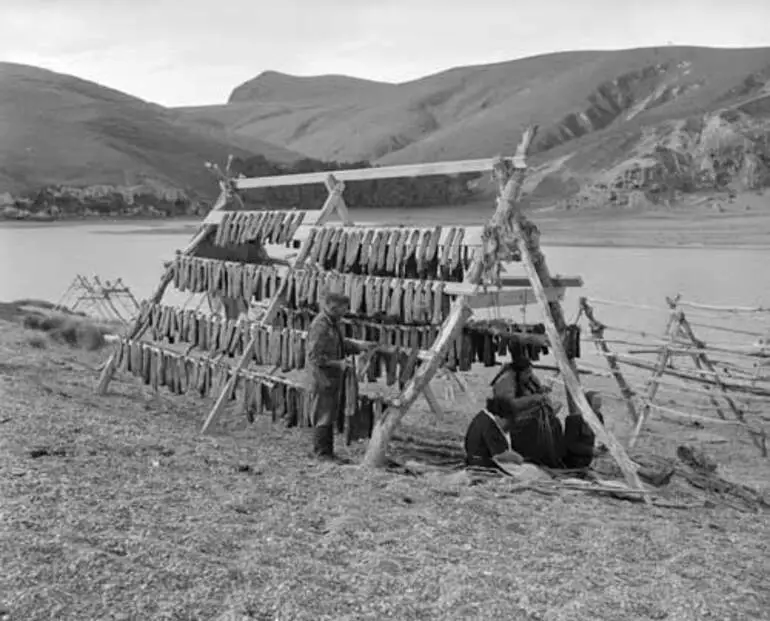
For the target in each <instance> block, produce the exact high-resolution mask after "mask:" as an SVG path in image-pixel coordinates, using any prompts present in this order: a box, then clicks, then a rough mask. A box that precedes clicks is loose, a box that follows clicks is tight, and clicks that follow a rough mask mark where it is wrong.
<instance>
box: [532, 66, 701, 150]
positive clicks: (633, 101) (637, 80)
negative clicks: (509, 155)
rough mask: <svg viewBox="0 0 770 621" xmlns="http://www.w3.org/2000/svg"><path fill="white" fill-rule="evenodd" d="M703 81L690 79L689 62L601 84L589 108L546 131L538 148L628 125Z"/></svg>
mask: <svg viewBox="0 0 770 621" xmlns="http://www.w3.org/2000/svg"><path fill="white" fill-rule="evenodd" d="M703 84H704V82H703V80H702V79H698V78H696V77H690V63H689V62H679V63H676V64H673V63H661V64H655V65H648V66H646V67H643V68H641V69H638V70H635V71H631V72H628V73H624V74H622V75H620V76H618V77H616V78H614V79H612V80H608V81H605V82H603V83H602V84H600V85H599V86H598V87H597V88H596V90H595V91H594V92H593V93H591V94H590V95H589V96H588V98H587V101H586V106H585V107H584V108H583V109H581V110H576V111H574V112H570V113H569V114H567V115H566V116H564V117H563V118H561V119H560V120H559V121H557V122H556V123H555V124H554V125H552V126H550V127H545V128H543V131H541V133H540V135H539V137H538V148H539V149H540V150H547V149H552V148H554V147H557V146H559V145H561V144H564V143H565V142H568V141H570V140H574V139H575V138H580V137H581V136H585V135H586V134H589V133H591V132H595V131H600V130H603V129H606V128H608V127H610V126H611V125H612V124H613V123H618V124H620V123H622V122H628V121H631V120H632V119H634V118H635V117H637V116H639V115H641V114H642V113H645V112H649V111H652V110H654V109H655V108H659V107H661V106H663V105H665V104H670V103H672V102H675V101H676V100H679V99H682V98H683V97H685V96H687V95H689V94H691V93H693V92H694V91H696V90H698V89H699V88H700V87H701V86H703Z"/></svg>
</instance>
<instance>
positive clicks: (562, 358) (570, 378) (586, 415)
mask: <svg viewBox="0 0 770 621" xmlns="http://www.w3.org/2000/svg"><path fill="white" fill-rule="evenodd" d="M522 220H523V218H522V217H521V214H520V213H518V212H517V213H516V214H515V215H514V221H513V225H514V230H515V232H516V234H517V235H518V236H519V239H521V240H522V241H523V242H524V243H522V244H521V259H522V263H523V264H524V270H525V271H526V273H527V276H528V277H529V280H530V282H531V283H532V288H533V289H534V291H535V296H536V297H537V300H538V302H539V303H540V306H541V308H542V309H543V314H544V316H545V331H546V334H547V335H548V340H549V342H550V345H551V349H552V351H553V355H554V358H556V362H557V364H558V366H559V370H560V371H561V375H562V378H563V380H564V385H565V387H566V389H567V391H568V392H569V394H570V395H571V397H572V399H573V400H574V403H575V405H576V406H577V407H578V408H579V410H580V412H581V413H582V415H583V419H584V420H585V421H586V422H587V423H588V426H589V427H591V430H592V431H593V432H594V433H595V434H596V437H597V439H598V440H599V441H600V442H602V443H603V444H604V445H605V446H606V447H607V448H608V449H609V451H610V454H611V455H612V457H613V458H614V459H615V461H616V462H617V464H618V466H620V469H621V470H622V471H623V476H624V477H625V479H626V482H627V483H628V485H629V487H631V488H632V489H635V490H640V491H644V490H645V488H644V486H643V485H642V482H641V480H640V479H639V475H638V474H637V467H636V465H635V464H634V462H633V461H631V459H630V458H629V456H628V455H627V454H626V451H625V449H624V448H623V446H622V445H621V444H620V442H618V441H617V439H616V438H615V436H614V435H612V434H611V433H607V431H606V430H605V429H604V426H603V425H602V424H601V423H600V422H599V419H598V418H597V416H596V414H595V413H594V411H593V409H591V405H590V404H589V403H588V400H587V399H586V396H585V394H584V393H583V389H582V387H581V385H580V380H578V378H577V375H576V373H575V369H574V368H573V364H572V363H571V362H570V360H569V358H568V357H567V352H566V351H565V349H564V344H563V343H562V337H561V334H560V332H559V329H558V328H557V327H556V321H555V320H554V317H553V315H552V311H551V303H549V302H548V297H547V296H546V293H545V288H544V286H543V283H542V282H541V280H540V274H539V273H538V269H537V265H536V263H535V261H534V260H533V257H532V254H531V252H530V247H529V246H530V244H529V243H527V241H526V240H527V237H526V235H527V233H526V232H525V230H524V227H523V226H522ZM644 499H645V502H648V503H649V502H650V499H649V495H648V494H644Z"/></svg>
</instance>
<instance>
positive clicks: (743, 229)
mask: <svg viewBox="0 0 770 621" xmlns="http://www.w3.org/2000/svg"><path fill="white" fill-rule="evenodd" d="M356 211H358V217H357V218H356ZM409 211H411V213H408V212H409ZM442 211H443V213H441V211H439V210H438V209H437V208H413V209H411V210H409V209H403V208H398V209H389V208H378V209H376V210H375V209H365V210H353V217H354V218H356V220H357V221H358V222H359V223H360V224H373V223H375V222H377V221H378V220H380V221H381V222H383V224H382V225H383V226H395V225H396V223H398V225H402V226H420V225H424V224H425V222H426V221H429V222H430V223H431V225H433V224H439V223H441V221H438V222H437V219H438V218H437V217H441V218H442V220H443V221H444V222H445V223H446V226H462V225H463V224H468V223H470V221H473V223H474V224H476V225H478V224H481V222H480V220H481V219H482V218H478V216H479V215H481V214H477V213H469V212H468V211H467V209H466V211H464V212H463V211H461V210H460V209H458V208H457V207H456V206H450V207H447V208H445V209H443V210H442ZM529 216H530V217H531V218H532V220H533V221H534V222H535V223H536V224H537V225H538V227H539V228H540V230H541V231H542V237H541V243H542V245H543V246H544V247H551V248H568V247H573V248H629V249H632V248H635V249H644V250H654V249H672V250H704V249H707V250H722V251H724V250H738V251H740V250H744V251H765V250H770V210H768V209H757V210H751V211H743V210H729V211H726V212H724V213H714V212H713V211H704V210H701V209H697V208H694V209H691V210H685V209H674V210H667V211H660V210H652V211H636V212H630V211H615V212H608V211H603V210H602V211H598V210H585V211H582V212H579V213H575V212H572V213H570V212H564V213H558V214H555V213H554V212H553V211H552V210H542V211H541V210H533V211H531V212H530V213H529ZM202 221H203V218H202V217H200V216H182V217H174V218H77V219H75V218H72V219H64V220H55V221H49V222H30V221H13V220H0V229H5V230H29V229H38V228H49V229H50V228H62V229H70V228H73V227H88V228H89V229H92V230H90V231H89V233H91V234H97V235H165V236H172V235H189V236H190V237H192V236H193V235H194V234H195V232H196V231H197V229H198V227H199V226H200V225H201V223H202ZM94 229H95V230H94Z"/></svg>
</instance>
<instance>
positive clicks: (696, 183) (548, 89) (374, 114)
mask: <svg viewBox="0 0 770 621" xmlns="http://www.w3.org/2000/svg"><path fill="white" fill-rule="evenodd" d="M769 84H770V48H761V49H711V48H696V47H663V48H647V49H634V50H621V51H585V52H565V53H556V54H547V55H543V56H537V57H532V58H525V59H521V60H515V61H511V62H505V63H498V64H493V65H484V66H474V67H461V68H456V69H451V70H449V71H445V72H442V73H439V74H436V75H432V76H428V77H425V78H422V79H419V80H415V81H411V82H406V83H403V84H384V83H378V82H372V81H367V80H360V79H354V78H346V77H344V76H320V77H293V76H288V75H284V74H279V73H276V72H265V73H263V74H261V75H259V76H257V77H256V78H254V79H253V80H250V81H249V82H246V83H245V84H242V85H240V86H238V87H237V88H236V89H235V90H234V91H233V93H232V95H231V96H230V99H229V101H228V103H227V104H224V105H221V106H208V107H197V108H182V109H179V110H178V111H177V112H178V114H179V116H180V118H183V119H189V120H195V121H197V122H205V123H207V124H209V125H216V126H219V127H221V128H222V129H223V130H226V131H229V132H232V133H233V134H234V135H238V136H244V137H252V138H257V137H258V138H261V139H264V140H268V141H270V142H273V143H276V144H281V145H284V146H286V147H287V148H290V149H293V150H296V151H301V152H303V153H306V154H308V155H310V156H311V157H316V158H320V159H334V160H348V161H352V160H361V159H367V160H371V161H374V162H377V163H380V164H396V163H412V162H420V161H435V160H449V159H465V158H477V157H489V156H494V155H496V154H498V153H507V152H511V151H512V150H513V148H514V147H515V144H516V142H517V140H518V137H519V134H520V131H521V128H522V127H523V126H524V125H526V124H529V123H533V122H534V123H538V124H540V126H541V132H540V134H539V136H538V140H537V143H536V145H535V151H536V152H539V153H540V157H539V158H536V160H535V161H536V162H539V163H540V164H541V165H542V168H541V174H540V175H539V176H538V180H539V181H542V182H543V183H540V187H539V188H538V192H537V193H538V194H539V195H540V196H541V197H544V198H548V197H550V198H553V197H560V198H563V197H566V196H574V195H575V194H576V193H578V191H579V190H580V189H581V188H582V189H583V190H585V189H586V188H588V189H589V190H591V191H592V192H593V194H592V195H591V200H594V199H595V198H596V196H595V194H596V193H597V192H598V194H600V195H602V198H603V199H606V200H614V198H613V196H612V191H611V188H612V187H613V186H616V185H619V186H622V188H623V189H625V190H629V191H630V190H631V189H642V190H644V191H646V192H647V191H649V192H650V193H652V194H653V195H654V194H655V193H658V194H660V193H661V192H664V191H670V192H669V193H671V192H676V191H680V190H682V188H684V191H689V190H693V189H697V188H698V187H701V186H704V187H707V188H709V189H712V188H713V187H717V186H720V185H724V184H725V183H730V182H733V181H736V180H737V181H738V182H739V183H740V184H742V185H743V186H745V187H758V186H761V185H763V184H764V183H765V182H766V176H767V175H766V172H767V168H766V162H767V161H770V158H769V159H767V160H766V159H764V158H765V157H766V153H765V148H766V143H767V128H768V115H770V86H768V85H769ZM717 152H718V153H717ZM713 155H717V156H718V157H717V161H714V159H713V158H712V157H711V156H713ZM745 155H746V157H745ZM672 175H673V177H674V178H672ZM578 198H579V197H578ZM648 198H650V197H649V196H648ZM653 198H654V197H653Z"/></svg>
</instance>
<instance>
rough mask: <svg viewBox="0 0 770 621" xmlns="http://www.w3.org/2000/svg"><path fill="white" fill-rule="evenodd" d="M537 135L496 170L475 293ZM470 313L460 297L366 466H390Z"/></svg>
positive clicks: (377, 430)
mask: <svg viewBox="0 0 770 621" xmlns="http://www.w3.org/2000/svg"><path fill="white" fill-rule="evenodd" d="M536 132H537V127H531V128H529V129H527V130H526V131H525V132H524V134H523V135H522V138H521V142H520V143H519V146H518V148H517V150H516V157H515V158H514V160H515V162H516V168H514V169H513V170H511V169H510V168H509V167H508V166H507V165H505V163H504V162H501V165H500V166H496V167H495V168H496V172H498V171H499V173H500V174H504V175H505V182H504V184H502V183H501V184H499V186H498V187H499V188H500V187H502V190H499V195H498V198H497V207H496V209H495V213H494V214H493V216H492V218H491V219H490V222H489V224H488V225H487V227H486V228H485V235H484V236H483V247H482V251H481V252H477V253H476V256H475V257H474V261H473V263H472V265H471V267H470V268H469V269H468V272H467V273H466V275H465V282H468V283H472V284H473V285H474V292H475V291H478V290H480V288H481V283H482V280H483V278H484V275H485V273H488V272H489V271H490V270H493V269H494V268H495V267H497V266H499V264H500V261H499V255H500V253H501V251H504V250H506V249H507V248H501V245H500V240H499V230H500V228H501V225H502V224H503V223H504V222H506V221H508V220H510V217H511V214H512V212H513V211H514V210H515V205H516V203H517V202H518V200H519V197H520V195H521V186H522V184H523V182H524V178H525V176H526V163H525V158H526V154H527V151H528V150H529V145H530V144H531V142H532V140H533V138H534V136H535V133H536ZM471 314H472V312H471V310H470V309H469V308H468V296H466V295H461V296H458V297H457V298H456V299H455V301H454V303H453V306H452V310H451V312H450V314H449V316H448V317H447V319H446V320H445V322H444V325H443V327H442V329H441V332H440V333H439V335H438V337H437V338H436V341H435V342H434V343H433V345H432V346H431V348H430V352H431V354H432V356H431V358H430V360H429V361H428V362H427V363H423V364H422V365H421V366H420V368H419V369H417V372H416V373H415V374H414V376H413V377H412V379H411V380H410V381H409V382H408V383H407V385H406V386H405V387H404V390H403V392H402V393H401V395H400V397H399V398H398V399H397V400H396V402H395V403H394V404H393V405H392V406H391V407H389V408H388V409H387V410H386V411H385V413H384V414H383V416H382V418H381V419H380V420H378V421H377V423H376V424H375V427H374V430H373V432H372V437H371V438H370V440H369V445H368V447H367V449H366V455H364V461H363V465H364V466H366V467H370V468H371V467H382V466H383V465H385V464H386V463H387V457H386V455H387V450H388V444H389V443H390V439H391V437H392V436H393V433H394V431H395V430H396V428H397V427H398V425H399V423H400V422H401V419H402V418H403V417H404V416H405V415H406V413H407V411H408V410H409V408H410V407H411V406H412V405H413V404H414V402H415V401H416V400H417V398H418V397H419V395H420V393H422V392H423V389H424V387H425V386H427V385H428V384H429V383H430V381H431V379H433V377H434V376H435V374H436V372H437V371H438V369H439V368H440V367H441V365H442V363H443V361H444V358H445V357H446V352H447V350H448V348H449V345H450V344H451V343H453V342H454V339H456V338H457V337H458V335H459V334H460V332H461V331H462V329H463V326H464V325H465V323H466V322H467V320H468V318H469V317H470V316H471Z"/></svg>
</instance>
